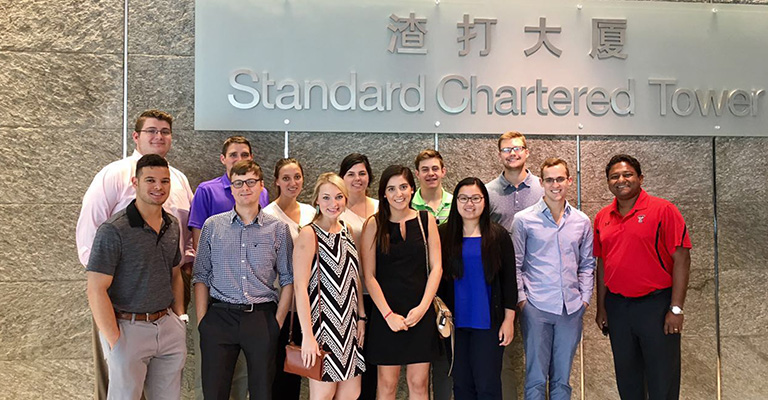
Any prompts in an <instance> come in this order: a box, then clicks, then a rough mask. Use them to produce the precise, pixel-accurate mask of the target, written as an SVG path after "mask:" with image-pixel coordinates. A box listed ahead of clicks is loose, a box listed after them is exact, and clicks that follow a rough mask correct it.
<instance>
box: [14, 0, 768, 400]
mask: <svg viewBox="0 0 768 400" xmlns="http://www.w3.org/2000/svg"><path fill="white" fill-rule="evenodd" d="M124 7H125V3H124V2H123V1H118V0H81V1H77V2H75V1H72V0H62V1H57V2H41V1H34V0H18V1H8V0H0V146H1V147H0V150H2V151H0V165H4V166H5V168H4V169H3V171H2V172H0V221H1V222H2V223H0V243H2V245H1V246H0V304H3V305H4V307H3V311H2V312H0V381H2V382H4V385H3V389H2V390H0V399H32V398H45V399H87V398H90V397H91V393H92V378H91V376H92V374H93V372H92V371H93V368H92V365H91V364H92V362H91V339H90V338H91V333H90V329H91V323H90V313H89V310H88V306H87V301H86V297H85V274H84V272H83V268H82V266H81V265H80V264H79V262H78V260H77V252H76V249H75V243H74V230H75V222H76V220H77V215H78V212H79V208H80V201H81V198H82V195H83V193H84V192H85V189H86V188H87V186H88V184H89V182H90V180H91V179H92V177H93V176H94V175H95V174H96V172H97V171H98V170H99V169H100V168H102V167H103V166H104V165H106V164H107V163H109V162H110V161H112V160H115V159H117V158H119V157H121V155H122V154H123V150H124V149H123V138H122V133H121V132H122V121H123V105H122V99H123V56H124V54H123V21H124V15H123V13H124ZM128 9H129V11H128V21H129V27H128V28H129V35H128V84H127V93H128V119H129V121H130V120H133V119H134V118H135V117H136V115H137V114H138V113H139V112H140V111H141V110H143V109H146V108H161V109H164V110H167V111H169V112H171V113H172V114H173V115H175V116H176V122H175V124H174V139H173V140H174V144H173V149H172V150H171V153H170V154H169V159H170V161H171V163H172V164H173V165H174V166H176V167H178V168H179V169H181V170H182V171H184V172H185V173H186V174H187V176H188V177H189V179H190V182H191V183H192V185H193V187H194V186H196V185H197V184H198V183H199V182H201V181H203V180H207V179H211V178H213V177H215V176H218V175H219V174H220V173H221V172H222V167H221V165H220V163H219V162H218V152H219V148H220V144H221V142H222V141H223V140H224V138H226V137H227V136H229V135H230V134H231V132H197V131H194V129H193V116H194V115H193V114H194V112H193V110H194V106H193V102H194V87H193V82H194V2H193V1H192V0H154V1H149V0H132V1H130V2H129V4H128ZM510 129H514V126H510ZM766 133H768V132H766ZM245 135H246V136H247V137H248V138H249V139H250V140H251V141H252V142H253V143H254V144H255V147H256V149H255V151H256V156H257V157H256V159H257V161H258V162H259V163H260V164H261V165H263V166H264V167H265V170H266V171H267V172H269V171H271V169H272V166H273V165H274V163H275V161H277V159H279V158H280V157H282V154H283V149H284V145H285V138H284V135H283V133H282V132H247V133H245ZM580 139H581V140H580V152H581V154H580V156H581V157H580V158H581V165H582V171H581V185H580V187H581V190H582V205H583V209H584V210H585V211H586V212H587V213H588V214H589V215H590V216H594V214H595V213H596V212H597V210H598V209H599V208H600V207H602V206H603V205H605V204H607V203H608V202H609V201H610V200H611V195H610V193H609V192H608V190H607V187H606V185H605V180H604V174H603V167H604V165H605V162H606V161H607V159H608V157H609V156H610V155H611V154H613V153H616V152H619V151H621V152H627V153H630V154H634V155H636V156H637V157H638V158H639V159H640V161H641V162H642V163H643V168H644V173H645V187H646V189H647V190H648V192H650V193H651V194H654V195H659V196H662V197H665V198H667V199H669V200H671V201H673V202H674V203H675V204H677V205H678V207H679V208H680V210H681V211H682V213H683V215H684V216H685V218H686V220H687V222H688V227H689V230H690V233H691V239H692V241H693V244H694V250H693V252H692V258H693V262H692V274H691V283H690V287H689V292H688V299H687V302H686V331H685V333H684V339H683V389H682V393H683V396H682V397H683V398H685V399H697V400H698V399H715V398H717V391H718V365H720V367H721V373H720V377H721V379H720V384H721V385H722V398H723V399H733V400H737V399H738V400H741V399H764V398H768V383H766V382H768V380H763V379H766V378H768V311H766V306H765V304H766V300H768V295H766V292H767V291H766V288H768V268H766V260H768V246H765V244H764V243H765V237H766V236H768V217H764V216H763V214H765V213H761V212H755V211H756V210H760V209H759V207H760V206H761V205H762V204H763V203H764V201H762V200H764V199H765V197H766V195H767V194H768V186H767V185H766V183H765V181H764V179H765V177H766V176H768V166H766V164H765V162H764V160H765V149H766V148H768V139H766V138H715V139H712V138H707V137H653V138H646V137H611V136H604V137H581V138H580ZM495 140H496V136H495V135H490V136H488V135H466V136H464V135H441V136H440V137H439V148H440V150H441V152H442V153H443V155H444V156H445V159H446V162H447V166H448V169H449V175H448V177H447V179H446V182H447V185H446V186H448V187H452V186H453V185H454V184H455V183H456V182H457V181H458V180H459V179H461V178H463V177H465V176H468V175H476V176H478V177H480V178H481V179H483V180H489V179H491V178H493V177H495V176H496V175H497V174H498V172H499V165H498V162H497V159H496V150H495ZM288 145H289V152H290V155H291V156H293V157H297V158H299V159H300V160H302V162H303V163H304V164H305V167H306V175H307V178H306V180H307V182H310V183H311V182H313V181H314V179H315V178H316V177H317V175H318V174H319V173H321V172H324V171H328V170H331V171H336V170H337V168H338V162H339V161H340V160H341V158H342V157H343V156H344V155H345V154H347V153H348V152H351V151H358V152H363V153H366V154H368V155H369V156H370V157H371V161H372V163H373V167H374V170H375V171H376V172H378V173H380V172H381V170H382V169H383V168H384V167H385V166H386V165H388V164H390V163H395V162H399V163H405V164H407V165H410V163H411V160H412V158H413V157H414V155H415V154H416V153H417V151H419V150H420V149H423V148H427V147H431V146H433V145H434V137H433V136H432V135H424V134H410V133H400V134H376V133H313V132H300V133H291V134H290V136H289V138H288ZM530 147H531V149H532V156H531V165H538V163H540V162H541V161H542V160H543V159H544V158H546V157H548V156H553V155H557V156H561V157H563V158H565V159H566V160H567V161H569V162H570V163H571V164H572V165H574V166H575V164H576V163H575V161H576V159H577V141H576V138H575V137H573V136H539V137H532V138H531V139H530ZM125 150H127V151H128V152H129V153H130V152H131V151H132V150H133V148H132V143H129V146H128V148H127V149H125ZM270 175H271V174H270V173H268V174H267V177H268V179H267V183H268V184H271V180H272V179H271V176H270ZM713 178H714V179H713ZM307 186H310V185H309V184H308V185H307ZM573 197H574V198H573V199H572V200H573V201H575V191H574V196H573ZM715 211H716V213H717V229H715V218H714V217H715ZM750 221H752V222H750ZM716 237H717V247H716V246H715V243H716V242H715V238H716ZM716 254H717V255H718V258H717V260H718V263H716V262H715V260H716V258H715V256H716ZM718 315H719V326H720V335H719V338H718V335H717V327H718ZM593 317H594V309H593V308H592V309H590V310H588V312H587V313H586V317H585V333H584V341H583V348H582V350H581V351H580V352H579V353H578V354H577V358H576V362H575V367H574V375H573V378H572V383H573V386H574V394H575V396H574V398H581V391H582V390H583V391H584V394H585V398H588V399H616V398H618V395H617V392H616V386H615V381H614V376H613V368H612V359H611V353H610V346H609V344H608V341H607V339H605V338H603V336H602V335H601V334H600V333H599V332H598V330H597V329H596V327H595V324H594V322H593V321H594V318H593ZM516 346H518V347H520V346H519V340H518V341H517V343H516ZM718 348H719V349H721V354H722V358H721V359H718ZM193 357H194V354H193V353H192V352H190V364H189V365H190V366H191V365H192V364H191V362H192V361H191V360H192V359H193ZM582 357H583V365H582V363H581V361H580V360H581V358H582ZM188 370H191V368H188ZM188 372H189V371H188ZM189 375H190V374H189V373H187V378H186V379H185V383H184V384H185V393H186V394H189V393H190V392H189V390H190V385H191V381H190V379H189ZM582 379H583V382H584V383H583V385H582Z"/></svg>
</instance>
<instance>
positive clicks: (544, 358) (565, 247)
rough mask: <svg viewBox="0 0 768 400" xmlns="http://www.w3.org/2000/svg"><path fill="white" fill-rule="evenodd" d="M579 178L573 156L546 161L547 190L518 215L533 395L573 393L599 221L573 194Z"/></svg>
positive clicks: (520, 284) (516, 236) (515, 235)
mask: <svg viewBox="0 0 768 400" xmlns="http://www.w3.org/2000/svg"><path fill="white" fill-rule="evenodd" d="M572 182H573V178H571V176H570V173H569V172H568V164H566V162H565V161H563V160H562V159H559V158H548V159H547V160H546V161H544V164H542V166H541V183H542V187H543V188H544V196H543V197H542V198H541V199H540V200H539V202H538V203H536V204H534V205H532V206H531V207H528V208H526V209H525V210H523V211H520V212H519V213H517V215H515V219H514V222H513V223H512V228H513V231H512V242H513V243H514V246H515V264H516V266H517V288H518V289H517V290H518V308H519V309H520V313H521V321H520V326H521V327H522V331H523V347H524V348H525V399H526V400H544V399H545V398H546V392H547V380H549V398H550V399H551V400H567V399H570V398H571V385H570V384H569V380H570V376H571V365H572V364H573V356H574V354H576V347H577V346H578V345H579V340H580V339H581V329H582V316H583V315H584V311H585V310H586V309H587V306H588V305H589V299H590V297H592V286H593V284H594V269H595V259H594V257H593V256H592V236H593V234H592V228H591V226H592V224H591V223H590V221H589V217H587V215H586V214H584V213H583V212H581V211H579V210H577V209H575V208H573V207H571V205H570V204H569V203H568V201H567V200H566V199H565V198H566V196H567V195H568V189H569V188H570V186H571V183H572Z"/></svg>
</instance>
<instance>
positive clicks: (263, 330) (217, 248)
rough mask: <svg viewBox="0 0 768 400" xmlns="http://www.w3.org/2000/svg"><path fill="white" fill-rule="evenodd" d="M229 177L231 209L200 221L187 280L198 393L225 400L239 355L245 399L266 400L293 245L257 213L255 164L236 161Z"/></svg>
mask: <svg viewBox="0 0 768 400" xmlns="http://www.w3.org/2000/svg"><path fill="white" fill-rule="evenodd" d="M229 180H230V182H231V184H232V195H233V197H234V198H235V207H234V208H233V209H232V210H230V211H227V212H225V213H221V214H216V215H214V216H212V217H210V218H208V220H206V221H205V224H204V225H203V229H202V231H201V232H200V241H199V243H198V255H197V258H196V259H195V266H194V273H193V279H192V281H193V282H194V284H195V302H196V310H197V318H198V329H199V331H200V353H201V357H202V359H201V360H202V380H203V395H204V397H205V398H206V399H227V398H229V391H230V387H231V383H232V374H233V372H234V368H235V362H236V361H237V357H238V354H239V353H240V351H241V350H242V351H243V353H245V356H246V360H247V369H248V391H249V393H250V398H251V399H254V400H256V399H263V400H268V399H269V400H271V398H272V380H273V379H274V376H275V355H276V353H277V339H278V336H279V334H280V328H281V326H280V323H279V322H278V321H285V316H286V314H287V313H288V308H289V307H290V303H291V296H293V265H292V255H293V242H292V240H291V234H290V231H289V228H288V225H287V224H285V223H284V222H282V221H280V220H278V219H277V218H275V217H272V216H270V215H267V214H264V213H263V212H261V206H260V205H259V194H260V193H261V190H262V188H263V187H264V180H263V175H262V172H261V168H260V167H259V165H258V164H256V163H255V162H253V161H251V160H242V161H238V162H237V163H235V164H234V165H233V166H232V168H231V170H230V173H229ZM276 279H278V280H279V282H280V286H281V287H282V290H281V291H280V293H279V294H278V290H277V288H275V285H274V282H275V280H276Z"/></svg>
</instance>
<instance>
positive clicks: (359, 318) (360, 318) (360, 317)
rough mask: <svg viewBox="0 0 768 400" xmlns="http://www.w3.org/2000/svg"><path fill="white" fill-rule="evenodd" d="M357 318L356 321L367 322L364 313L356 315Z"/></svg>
mask: <svg viewBox="0 0 768 400" xmlns="http://www.w3.org/2000/svg"><path fill="white" fill-rule="evenodd" d="M357 320H358V321H363V322H368V317H366V316H365V315H362V316H358V317H357Z"/></svg>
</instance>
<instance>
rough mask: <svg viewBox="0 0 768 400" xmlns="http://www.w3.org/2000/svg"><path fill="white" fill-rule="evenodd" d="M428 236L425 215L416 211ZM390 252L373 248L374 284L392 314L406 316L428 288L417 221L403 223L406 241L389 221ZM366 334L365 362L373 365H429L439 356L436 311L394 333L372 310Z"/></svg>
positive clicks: (430, 310) (423, 212) (419, 301)
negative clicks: (374, 254)
mask: <svg viewBox="0 0 768 400" xmlns="http://www.w3.org/2000/svg"><path fill="white" fill-rule="evenodd" d="M419 217H420V218H421V220H422V224H423V226H424V234H425V235H427V237H428V235H429V230H428V226H429V225H428V224H427V223H428V218H427V212H426V211H421V212H419ZM389 235H390V236H389V253H387V254H384V253H382V252H381V249H379V248H378V246H377V248H376V281H377V282H378V283H379V286H381V291H382V292H383V293H384V297H385V298H386V299H387V303H388V304H389V307H390V308H391V309H392V312H393V313H397V314H400V315H402V316H403V317H405V316H407V315H408V312H409V311H410V310H411V309H412V308H414V307H416V306H418V305H419V303H421V299H422V297H423V296H424V290H425V289H426V287H427V265H426V249H425V248H424V239H423V238H422V236H421V229H420V228H419V222H418V221H417V220H416V218H413V219H410V220H408V221H405V238H403V237H402V235H401V233H400V225H399V224H398V223H394V222H389ZM372 314H373V315H370V316H369V317H370V319H371V321H370V328H369V330H368V332H367V333H366V335H367V336H368V340H367V341H366V353H365V356H366V361H368V362H369V363H371V364H374V365H404V364H413V363H421V362H430V361H432V360H434V359H435V358H436V357H437V356H438V355H439V353H440V350H439V346H438V343H439V342H438V337H437V326H436V319H437V315H436V314H435V309H434V308H433V307H429V308H428V309H427V312H426V313H425V314H424V317H423V318H422V319H421V321H419V323H418V324H416V326H413V327H411V328H408V330H407V331H400V332H393V331H392V330H391V329H390V328H389V325H387V322H386V321H385V320H384V317H383V316H382V315H381V313H380V312H379V310H378V309H377V308H375V307H374V312H373V313H372Z"/></svg>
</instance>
